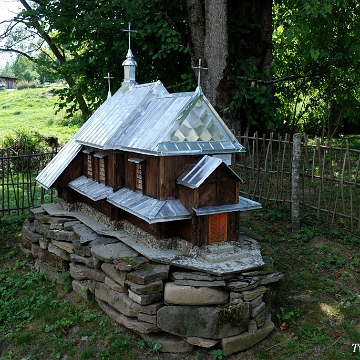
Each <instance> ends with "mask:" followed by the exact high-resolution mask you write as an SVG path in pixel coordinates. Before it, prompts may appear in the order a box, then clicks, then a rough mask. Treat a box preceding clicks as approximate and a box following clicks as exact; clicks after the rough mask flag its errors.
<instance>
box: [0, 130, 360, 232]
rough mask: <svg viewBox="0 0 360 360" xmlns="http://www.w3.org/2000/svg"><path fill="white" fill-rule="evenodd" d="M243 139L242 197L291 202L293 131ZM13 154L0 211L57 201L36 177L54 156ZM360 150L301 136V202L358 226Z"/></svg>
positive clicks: (7, 161)
mask: <svg viewBox="0 0 360 360" xmlns="http://www.w3.org/2000/svg"><path fill="white" fill-rule="evenodd" d="M238 138H239V141H240V142H241V144H243V145H244V146H245V147H246V149H247V152H246V153H241V154H239V155H238V157H237V169H236V171H237V172H238V173H239V174H240V176H241V178H242V179H243V180H244V181H245V182H244V184H242V185H241V186H240V193H241V195H243V196H246V197H249V198H251V199H254V200H257V201H259V202H261V203H262V204H263V205H264V206H266V205H267V204H268V203H270V202H271V203H276V204H280V205H281V204H289V205H290V204H291V199H292V196H291V195H292V186H291V175H292V156H293V154H292V151H293V143H292V139H291V137H290V136H289V135H284V136H281V135H274V134H271V135H267V136H266V135H263V136H258V134H254V135H253V136H242V135H239V137H238ZM55 154H56V153H55V152H49V153H42V154H28V155H14V154H12V153H11V151H10V150H0V177H1V179H0V181H1V183H0V186H1V189H0V206H1V207H0V215H1V216H3V215H11V214H20V213H23V212H24V211H26V210H27V209H29V207H31V206H33V205H37V204H41V203H44V202H53V201H55V200H56V195H55V192H54V191H53V190H49V191H45V190H44V189H42V188H41V187H40V186H39V185H37V184H36V182H35V177H36V175H37V174H38V173H39V172H40V171H41V170H42V169H43V167H44V166H45V165H46V164H47V163H48V162H49V161H50V159H51V158H52V157H53V156H54V155H55ZM359 176H360V151H359V150H354V149H350V148H349V145H348V143H346V146H345V147H341V148H339V147H331V146H322V145H320V143H319V141H318V140H315V141H313V142H310V141H309V139H308V137H307V136H303V141H302V148H301V157H300V178H301V187H300V189H301V194H300V196H299V198H300V203H301V205H302V206H303V207H307V208H311V209H314V210H315V212H316V215H317V216H320V213H325V215H326V219H327V221H329V222H336V221H340V222H342V223H344V224H345V225H346V226H348V227H349V228H351V230H354V229H355V228H358V229H360V179H359Z"/></svg>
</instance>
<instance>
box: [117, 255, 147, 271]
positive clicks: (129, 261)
mask: <svg viewBox="0 0 360 360" xmlns="http://www.w3.org/2000/svg"><path fill="white" fill-rule="evenodd" d="M148 262H149V260H148V259H147V258H145V257H143V256H136V257H127V258H119V259H116V260H115V261H114V264H115V267H116V268H117V269H118V270H122V271H133V270H137V269H139V268H140V267H142V266H143V265H144V264H146V263H148Z"/></svg>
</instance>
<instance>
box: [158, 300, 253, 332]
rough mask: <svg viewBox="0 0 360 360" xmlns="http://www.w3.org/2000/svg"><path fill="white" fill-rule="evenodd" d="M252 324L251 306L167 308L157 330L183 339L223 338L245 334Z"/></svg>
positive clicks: (164, 308)
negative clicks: (250, 319)
mask: <svg viewBox="0 0 360 360" xmlns="http://www.w3.org/2000/svg"><path fill="white" fill-rule="evenodd" d="M248 322H249V306H248V304H245V303H244V304H239V305H236V307H235V306H233V307H232V308H230V307H227V306H226V307H219V306H217V307H215V306H176V305H173V306H164V307H162V308H161V309H159V310H158V312H157V325H158V327H159V328H160V329H161V330H163V331H165V332H168V333H171V334H174V335H179V336H183V337H188V336H190V337H193V336H196V337H202V338H206V339H221V338H223V337H225V336H226V337H227V336H233V335H238V334H240V333H241V332H243V331H245V330H246V329H247V327H248Z"/></svg>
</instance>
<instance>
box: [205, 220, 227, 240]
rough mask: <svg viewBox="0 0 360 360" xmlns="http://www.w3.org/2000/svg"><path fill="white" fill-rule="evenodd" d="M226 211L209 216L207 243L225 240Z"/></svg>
mask: <svg viewBox="0 0 360 360" xmlns="http://www.w3.org/2000/svg"><path fill="white" fill-rule="evenodd" d="M227 237H228V213H222V214H214V215H210V216H209V230H208V244H209V245H211V244H217V243H221V242H225V241H227Z"/></svg>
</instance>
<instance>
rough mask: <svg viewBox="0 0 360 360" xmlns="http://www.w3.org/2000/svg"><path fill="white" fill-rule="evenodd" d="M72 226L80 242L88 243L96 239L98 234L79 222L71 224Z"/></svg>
mask: <svg viewBox="0 0 360 360" xmlns="http://www.w3.org/2000/svg"><path fill="white" fill-rule="evenodd" d="M72 228H73V231H74V233H75V234H76V235H77V238H78V240H79V242H80V244H88V243H89V242H91V241H94V240H96V238H97V237H98V236H99V235H98V234H97V233H96V232H95V231H93V230H91V229H90V228H89V227H87V226H86V225H84V224H81V223H80V224H75V225H73V227H72Z"/></svg>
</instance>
